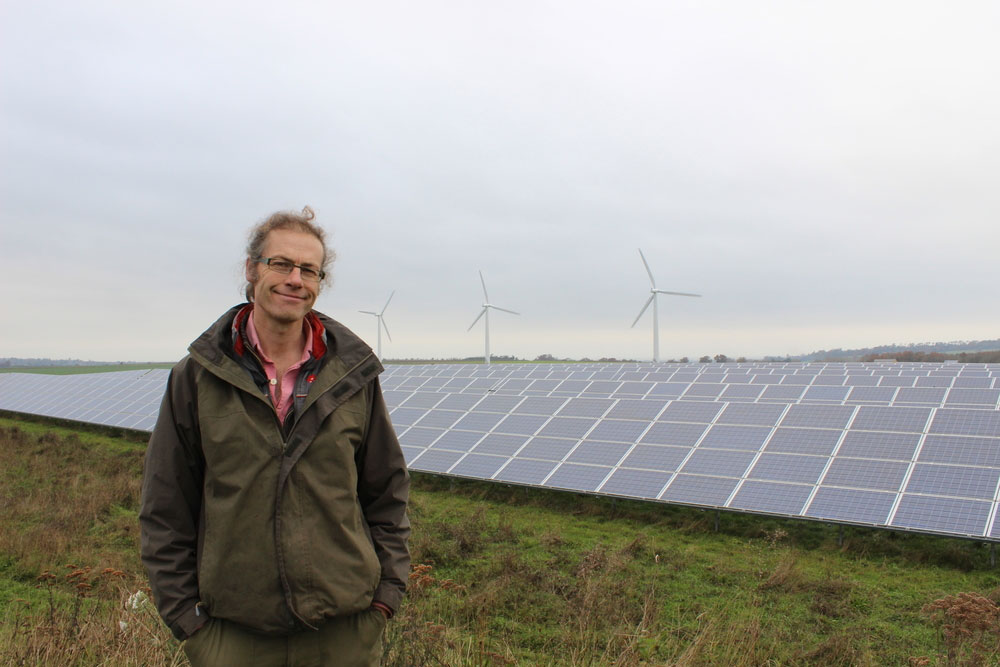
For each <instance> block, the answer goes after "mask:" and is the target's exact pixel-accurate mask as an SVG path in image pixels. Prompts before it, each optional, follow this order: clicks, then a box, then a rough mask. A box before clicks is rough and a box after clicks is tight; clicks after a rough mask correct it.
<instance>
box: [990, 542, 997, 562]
mask: <svg viewBox="0 0 1000 667" xmlns="http://www.w3.org/2000/svg"><path fill="white" fill-rule="evenodd" d="M996 566H997V543H996V542H990V567H996Z"/></svg>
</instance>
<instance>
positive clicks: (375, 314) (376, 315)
mask: <svg viewBox="0 0 1000 667" xmlns="http://www.w3.org/2000/svg"><path fill="white" fill-rule="evenodd" d="M358 312H359V313H364V314H365V315H374V316H375V317H378V313H375V312H372V311H370V310H359V311H358Z"/></svg>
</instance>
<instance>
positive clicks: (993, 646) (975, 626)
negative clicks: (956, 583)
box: [922, 593, 1000, 666]
mask: <svg viewBox="0 0 1000 667" xmlns="http://www.w3.org/2000/svg"><path fill="white" fill-rule="evenodd" d="M922 611H923V612H924V613H925V614H927V615H928V616H929V617H930V619H931V621H932V622H934V623H935V624H936V625H937V626H938V629H939V631H940V633H941V639H942V641H943V643H944V645H945V651H946V658H947V660H948V664H949V665H969V666H978V665H995V664H997V663H998V660H1000V608H998V607H997V605H996V603H994V602H993V601H992V600H990V599H989V598H987V597H984V596H982V595H980V594H979V593H959V594H958V595H946V596H945V597H943V598H940V599H938V600H935V601H934V602H931V603H930V604H927V605H924V607H923V609H922Z"/></svg>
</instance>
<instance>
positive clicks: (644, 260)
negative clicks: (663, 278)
mask: <svg viewBox="0 0 1000 667" xmlns="http://www.w3.org/2000/svg"><path fill="white" fill-rule="evenodd" d="M639 257H642V264H643V266H645V267H646V273H648V274H649V284H650V285H652V286H653V289H656V278H654V277H653V271H652V270H651V269H650V268H649V262H647V261H646V256H645V255H643V254H642V248H639Z"/></svg>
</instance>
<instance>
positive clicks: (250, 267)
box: [243, 258, 257, 283]
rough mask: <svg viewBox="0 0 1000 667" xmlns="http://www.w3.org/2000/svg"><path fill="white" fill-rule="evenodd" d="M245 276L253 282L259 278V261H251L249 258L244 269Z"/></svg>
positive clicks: (248, 280)
mask: <svg viewBox="0 0 1000 667" xmlns="http://www.w3.org/2000/svg"><path fill="white" fill-rule="evenodd" d="M243 276H244V277H245V278H246V279H247V282H248V283H252V282H254V281H256V280H257V262H252V261H250V259H249V258H247V263H246V266H245V267H244V269H243Z"/></svg>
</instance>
